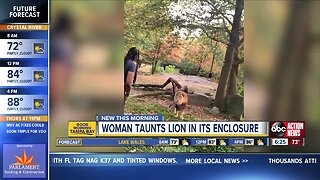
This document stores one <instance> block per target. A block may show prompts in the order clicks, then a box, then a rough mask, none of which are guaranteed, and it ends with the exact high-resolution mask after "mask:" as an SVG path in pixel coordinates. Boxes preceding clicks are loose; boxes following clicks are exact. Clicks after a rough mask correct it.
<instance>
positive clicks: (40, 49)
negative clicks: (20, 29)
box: [33, 43, 44, 54]
mask: <svg viewBox="0 0 320 180" xmlns="http://www.w3.org/2000/svg"><path fill="white" fill-rule="evenodd" d="M33 53H34V54H44V43H34V44H33Z"/></svg>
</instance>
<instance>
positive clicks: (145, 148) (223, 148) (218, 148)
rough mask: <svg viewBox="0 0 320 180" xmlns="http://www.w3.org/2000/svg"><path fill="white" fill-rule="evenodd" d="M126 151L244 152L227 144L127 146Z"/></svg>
mask: <svg viewBox="0 0 320 180" xmlns="http://www.w3.org/2000/svg"><path fill="white" fill-rule="evenodd" d="M125 151H126V152H153V153H159V152H161V153H163V152H166V153H236V152H243V148H240V147H227V146H175V147H161V146H140V147H126V148H125Z"/></svg>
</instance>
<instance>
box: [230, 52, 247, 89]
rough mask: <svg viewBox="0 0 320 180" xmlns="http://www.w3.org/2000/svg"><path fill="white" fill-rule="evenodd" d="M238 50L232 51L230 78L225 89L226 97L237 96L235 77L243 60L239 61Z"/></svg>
mask: <svg viewBox="0 0 320 180" xmlns="http://www.w3.org/2000/svg"><path fill="white" fill-rule="evenodd" d="M238 56H239V53H238V50H235V51H234V57H233V65H232V68H231V71H230V77H229V82H228V88H227V95H237V94H238V93H237V77H238V71H239V65H240V64H241V63H243V59H240V58H239V57H238Z"/></svg>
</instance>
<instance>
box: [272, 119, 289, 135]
mask: <svg viewBox="0 0 320 180" xmlns="http://www.w3.org/2000/svg"><path fill="white" fill-rule="evenodd" d="M286 131H287V128H286V126H285V125H284V124H283V123H282V122H275V123H273V124H272V126H271V132H272V133H273V134H274V135H275V136H276V137H282V136H283V135H284V133H285V132H286Z"/></svg>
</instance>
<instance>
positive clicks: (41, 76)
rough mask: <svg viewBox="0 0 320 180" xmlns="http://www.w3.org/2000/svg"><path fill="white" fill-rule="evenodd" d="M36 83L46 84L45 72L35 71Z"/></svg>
mask: <svg viewBox="0 0 320 180" xmlns="http://www.w3.org/2000/svg"><path fill="white" fill-rule="evenodd" d="M33 81H34V82H44V71H33Z"/></svg>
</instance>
